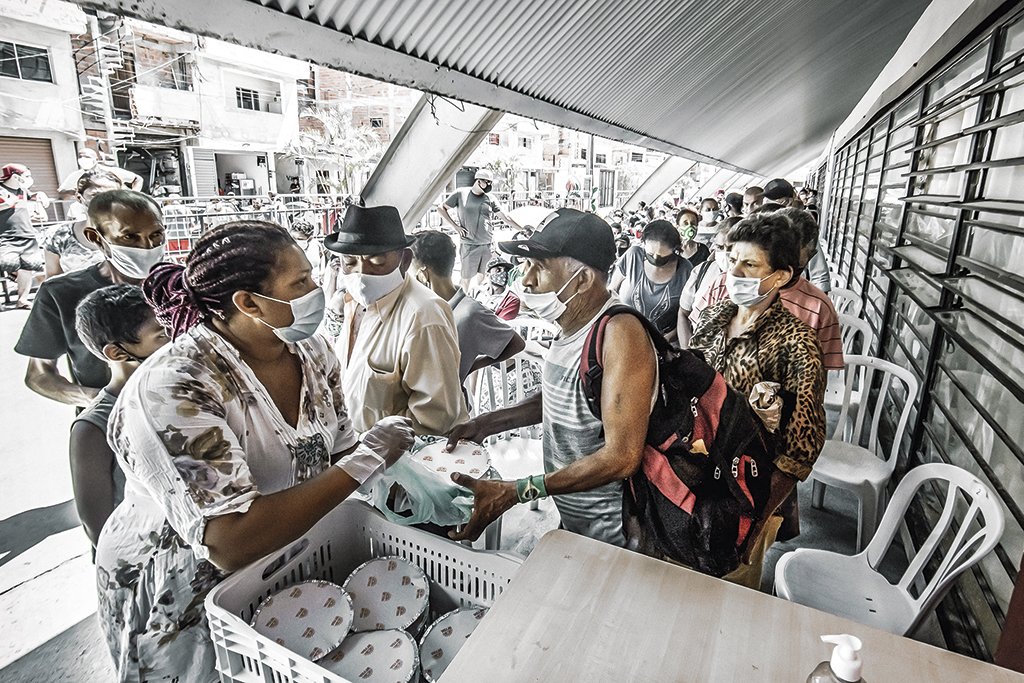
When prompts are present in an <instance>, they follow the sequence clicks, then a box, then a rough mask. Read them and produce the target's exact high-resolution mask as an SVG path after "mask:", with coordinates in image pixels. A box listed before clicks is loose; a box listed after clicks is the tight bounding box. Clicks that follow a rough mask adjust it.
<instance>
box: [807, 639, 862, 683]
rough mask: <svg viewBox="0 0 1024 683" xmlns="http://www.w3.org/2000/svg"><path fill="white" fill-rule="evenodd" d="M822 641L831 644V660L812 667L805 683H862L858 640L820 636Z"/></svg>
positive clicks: (859, 643)
mask: <svg viewBox="0 0 1024 683" xmlns="http://www.w3.org/2000/svg"><path fill="white" fill-rule="evenodd" d="M821 639H822V641H824V642H826V643H832V644H833V645H835V647H834V648H833V649H832V658H831V659H830V660H829V661H827V662H822V663H821V664H819V665H818V666H816V667H814V671H812V672H811V675H810V676H808V677H807V683H862V682H863V680H864V679H862V678H861V677H860V671H861V665H862V662H861V660H860V648H861V642H860V638H856V637H854V636H850V635H847V634H845V633H844V634H841V635H837V636H822V637H821Z"/></svg>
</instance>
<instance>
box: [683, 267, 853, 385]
mask: <svg viewBox="0 0 1024 683" xmlns="http://www.w3.org/2000/svg"><path fill="white" fill-rule="evenodd" d="M728 298H729V292H728V291H726V288H725V273H723V274H722V275H721V276H719V278H718V281H717V282H715V283H714V284H712V285H711V286H710V287H709V288H708V289H707V291H705V292H704V296H702V297H701V299H700V301H699V302H697V303H696V304H694V307H693V313H694V315H696V316H698V318H699V316H700V314H701V312H702V311H703V310H704V309H706V308H710V307H711V306H713V305H714V304H717V303H718V302H719V301H723V300H725V299H728ZM779 299H781V300H782V305H783V306H785V308H786V310H787V311H789V312H790V313H792V314H793V315H795V316H796V317H797V318H800V320H803V321H804V322H805V323H807V326H808V327H810V328H811V329H812V330H814V332H815V334H817V335H818V343H819V344H821V351H822V356H823V357H824V365H825V369H826V370H842V369H843V367H844V366H845V361H844V360H843V332H842V328H841V327H840V326H839V316H838V314H836V307H835V306H833V305H832V300H831V299H829V298H828V295H827V294H825V292H823V291H821V290H820V289H819V288H818V287H816V286H814V285H812V284H811V283H810V282H808V281H807V279H806V278H805V277H803V276H802V275H801V276H800V278H799V279H797V281H796V282H795V283H793V284H790V285H787V286H786V287H783V288H782V289H780V290H779Z"/></svg>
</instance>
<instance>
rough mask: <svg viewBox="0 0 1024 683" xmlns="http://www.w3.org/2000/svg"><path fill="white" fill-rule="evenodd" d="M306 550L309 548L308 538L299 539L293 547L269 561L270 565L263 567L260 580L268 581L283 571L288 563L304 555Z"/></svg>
mask: <svg viewBox="0 0 1024 683" xmlns="http://www.w3.org/2000/svg"><path fill="white" fill-rule="evenodd" d="M307 548H309V539H308V538H303V539H301V540H300V541H299V542H298V543H296V544H295V545H293V546H292V547H291V548H288V550H286V551H284V552H283V553H281V554H280V555H278V556H277V557H276V558H274V559H273V560H271V561H270V563H269V564H267V566H266V567H264V569H263V574H262V576H261V578H262V579H263V580H264V581H267V580H268V579H270V577H271V576H273V575H274V574H277V573H279V572H280V571H281V570H283V569H285V568H286V567H287V565H288V563H289V562H291V561H292V560H294V559H295V558H296V557H299V556H300V555H302V554H303V553H305V552H306V549H307Z"/></svg>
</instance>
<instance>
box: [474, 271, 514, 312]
mask: <svg viewBox="0 0 1024 683" xmlns="http://www.w3.org/2000/svg"><path fill="white" fill-rule="evenodd" d="M511 272H512V264H511V263H509V262H508V261H505V260H504V259H502V258H500V257H497V256H496V257H494V258H492V259H491V260H490V261H488V262H487V279H486V280H484V282H483V284H481V285H480V287H479V288H477V290H476V291H475V292H474V293H473V297H474V298H476V299H477V300H478V301H479V302H480V303H481V304H483V305H484V306H485V307H486V308H487V309H488V310H491V311H494V314H495V315H496V316H498V317H499V318H501V319H502V320H512V319H514V318H515V317H516V316H518V315H519V307H520V301H519V297H517V296H516V295H515V293H514V292H513V291H512V290H511V289H510V288H509V284H510V283H509V275H510V273H511Z"/></svg>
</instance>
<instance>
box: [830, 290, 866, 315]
mask: <svg viewBox="0 0 1024 683" xmlns="http://www.w3.org/2000/svg"><path fill="white" fill-rule="evenodd" d="M828 296H829V298H830V299H832V305H833V306H835V307H836V313H845V314H846V315H852V316H853V317H854V318H859V317H860V314H861V313H863V312H864V299H863V298H861V296H860V295H859V294H857V292H855V291H853V290H852V289H846V288H845V287H833V288H832V290H831V291H830V292H829V293H828Z"/></svg>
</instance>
